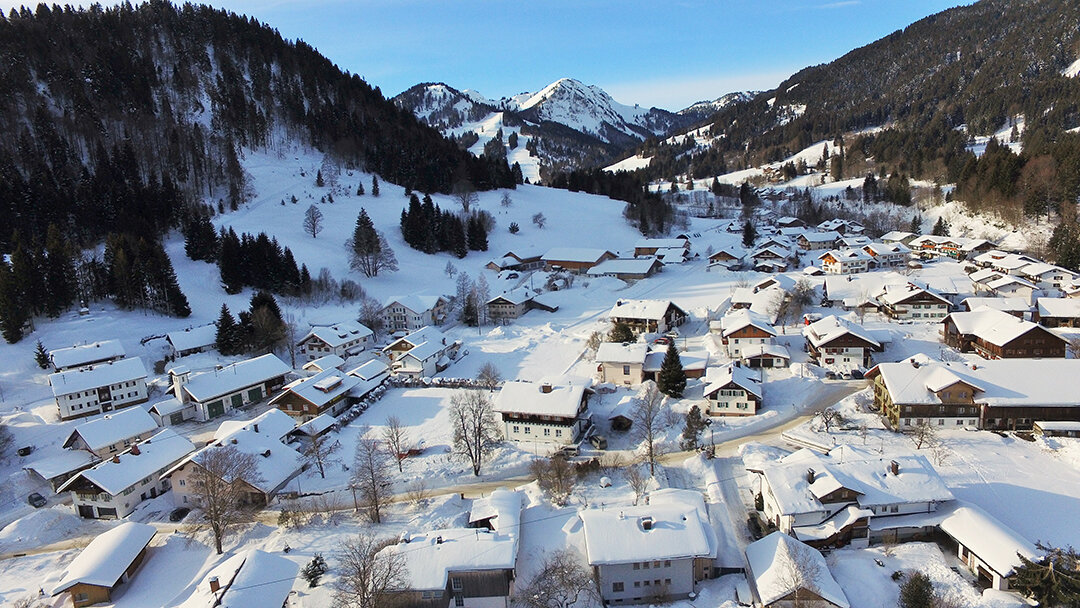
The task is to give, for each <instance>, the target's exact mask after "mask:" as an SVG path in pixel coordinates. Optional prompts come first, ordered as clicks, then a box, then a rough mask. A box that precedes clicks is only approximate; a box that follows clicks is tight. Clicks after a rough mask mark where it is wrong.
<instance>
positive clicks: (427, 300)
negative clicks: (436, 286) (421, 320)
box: [383, 294, 444, 313]
mask: <svg viewBox="0 0 1080 608" xmlns="http://www.w3.org/2000/svg"><path fill="white" fill-rule="evenodd" d="M442 300H444V298H443V297H442V296H431V295H422V294H412V295H408V296H394V297H392V298H390V299H389V300H387V301H386V305H385V306H383V309H384V310H385V309H387V308H389V307H391V306H393V305H394V304H400V305H401V306H404V307H405V308H408V309H409V310H411V311H412V312H414V313H421V312H426V311H429V310H431V309H433V308H435V307H436V306H438V305H439V304H440V302H441V301H442Z"/></svg>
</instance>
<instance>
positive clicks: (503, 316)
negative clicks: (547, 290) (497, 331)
mask: <svg viewBox="0 0 1080 608" xmlns="http://www.w3.org/2000/svg"><path fill="white" fill-rule="evenodd" d="M486 306H487V311H488V318H489V319H491V321H492V322H493V323H499V322H506V321H511V320H513V319H517V318H518V317H520V316H521V315H523V314H525V313H526V312H528V311H530V310H532V309H534V308H538V309H540V310H545V311H547V312H555V311H556V310H558V309H559V307H558V305H556V304H554V303H552V302H551V301H549V300H548V299H547V298H545V297H544V296H543V294H541V293H540V292H538V291H534V290H532V289H529V288H528V287H518V288H516V289H511V290H510V291H507V292H504V293H501V294H499V295H497V296H495V297H493V298H491V299H490V300H488V301H487V303H486Z"/></svg>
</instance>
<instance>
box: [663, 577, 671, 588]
mask: <svg viewBox="0 0 1080 608" xmlns="http://www.w3.org/2000/svg"><path fill="white" fill-rule="evenodd" d="M664 584H665V585H669V586H670V585H671V579H670V578H665V579H664Z"/></svg>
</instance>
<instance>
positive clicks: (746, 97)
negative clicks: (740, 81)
mask: <svg viewBox="0 0 1080 608" xmlns="http://www.w3.org/2000/svg"><path fill="white" fill-rule="evenodd" d="M760 92H761V91H736V92H734V93H728V94H727V95H723V96H721V97H718V98H716V99H713V100H712V101H699V102H697V103H695V104H692V105H690V106H689V107H687V108H684V109H682V110H679V114H682V115H687V114H696V115H706V116H708V115H711V114H715V113H716V112H719V111H720V110H723V109H724V108H726V107H728V106H730V105H732V104H736V103H741V102H744V101H750V100H751V99H753V98H754V97H756V96H757V95H758V93H760Z"/></svg>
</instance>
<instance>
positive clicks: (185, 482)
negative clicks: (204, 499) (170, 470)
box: [180, 477, 187, 487]
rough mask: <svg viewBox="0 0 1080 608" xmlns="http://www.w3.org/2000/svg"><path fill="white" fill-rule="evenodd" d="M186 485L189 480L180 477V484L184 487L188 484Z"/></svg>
mask: <svg viewBox="0 0 1080 608" xmlns="http://www.w3.org/2000/svg"><path fill="white" fill-rule="evenodd" d="M186 485H187V480H186V479H184V478H183V477H181V478H180V486H181V487H182V486H186Z"/></svg>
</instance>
